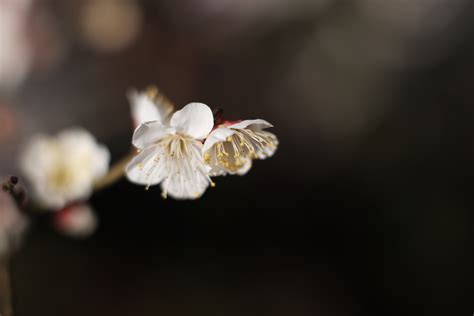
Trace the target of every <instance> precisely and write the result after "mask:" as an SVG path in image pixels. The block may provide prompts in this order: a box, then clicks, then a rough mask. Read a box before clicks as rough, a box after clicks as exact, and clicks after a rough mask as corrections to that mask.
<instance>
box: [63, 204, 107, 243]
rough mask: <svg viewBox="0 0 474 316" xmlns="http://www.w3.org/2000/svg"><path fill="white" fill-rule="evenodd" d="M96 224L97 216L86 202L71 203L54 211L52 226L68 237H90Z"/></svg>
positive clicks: (97, 222) (97, 221)
mask: <svg viewBox="0 0 474 316" xmlns="http://www.w3.org/2000/svg"><path fill="white" fill-rule="evenodd" d="M98 224H99V220H98V219H97V216H96V215H95V213H94V211H93V210H92V208H91V207H90V206H89V205H87V204H79V205H72V206H70V207H67V208H65V209H63V210H61V211H59V212H56V213H54V226H55V227H56V229H57V230H59V231H60V232H61V233H63V234H65V235H67V236H69V237H73V238H87V237H90V236H91V235H92V234H93V233H94V232H95V231H96V229H97V227H98Z"/></svg>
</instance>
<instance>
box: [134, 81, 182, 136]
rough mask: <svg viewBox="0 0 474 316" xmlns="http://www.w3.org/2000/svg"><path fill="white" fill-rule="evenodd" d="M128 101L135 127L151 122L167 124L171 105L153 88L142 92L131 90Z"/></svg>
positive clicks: (172, 107) (171, 110)
mask: <svg viewBox="0 0 474 316" xmlns="http://www.w3.org/2000/svg"><path fill="white" fill-rule="evenodd" d="M128 99H129V101H130V108H131V112H132V119H133V123H134V125H135V127H137V126H139V125H140V124H142V123H146V122H151V121H158V122H161V123H162V124H165V123H168V122H169V119H170V116H171V113H172V112H173V110H174V106H173V104H172V103H171V102H170V101H169V100H168V99H167V98H166V97H165V96H164V95H163V94H162V93H161V92H160V91H159V90H158V89H157V88H155V87H150V88H148V89H147V90H146V91H143V92H138V91H136V90H132V91H131V92H129V93H128Z"/></svg>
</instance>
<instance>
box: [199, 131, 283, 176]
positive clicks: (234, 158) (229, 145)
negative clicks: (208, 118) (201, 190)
mask: <svg viewBox="0 0 474 316" xmlns="http://www.w3.org/2000/svg"><path fill="white" fill-rule="evenodd" d="M276 146H277V140H276V138H275V137H274V136H273V135H272V134H270V133H267V132H265V131H253V130H250V129H242V130H234V134H233V135H232V136H229V137H228V138H227V139H226V141H224V142H219V143H217V144H215V145H214V146H213V148H212V149H211V151H210V152H207V153H205V155H204V160H205V161H206V163H208V164H213V163H215V164H218V165H220V166H223V167H224V168H225V169H227V170H228V171H230V172H237V171H238V170H239V169H240V168H242V167H243V166H244V165H245V163H247V162H248V160H249V159H256V158H263V157H265V156H267V153H266V152H267V150H269V149H270V150H271V149H274V148H276ZM213 158H214V159H215V161H212V160H213Z"/></svg>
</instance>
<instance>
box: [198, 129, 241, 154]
mask: <svg viewBox="0 0 474 316" xmlns="http://www.w3.org/2000/svg"><path fill="white" fill-rule="evenodd" d="M234 134H235V132H234V131H233V130H231V129H230V128H226V127H220V128H217V129H215V130H213V131H212V132H211V134H209V136H207V138H206V141H205V142H204V147H203V149H202V152H203V153H205V152H206V151H208V150H209V149H211V147H212V146H214V145H215V144H217V143H218V142H224V141H226V139H227V138H228V137H230V136H232V135H234Z"/></svg>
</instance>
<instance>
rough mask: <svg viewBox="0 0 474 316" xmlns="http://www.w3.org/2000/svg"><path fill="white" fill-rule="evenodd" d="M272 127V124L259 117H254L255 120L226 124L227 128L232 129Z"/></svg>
mask: <svg viewBox="0 0 474 316" xmlns="http://www.w3.org/2000/svg"><path fill="white" fill-rule="evenodd" d="M270 127H273V125H272V124H270V123H268V122H267V121H265V120H261V119H256V120H244V121H241V122H238V123H235V124H232V125H230V126H227V128H233V129H244V128H248V129H260V130H261V129H265V128H270Z"/></svg>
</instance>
